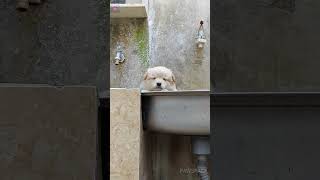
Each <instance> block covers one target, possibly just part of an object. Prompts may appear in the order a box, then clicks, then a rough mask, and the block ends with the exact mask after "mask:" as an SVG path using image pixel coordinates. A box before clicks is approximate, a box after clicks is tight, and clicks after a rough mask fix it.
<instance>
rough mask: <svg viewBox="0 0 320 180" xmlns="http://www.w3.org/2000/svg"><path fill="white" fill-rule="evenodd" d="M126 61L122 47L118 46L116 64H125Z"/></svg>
mask: <svg viewBox="0 0 320 180" xmlns="http://www.w3.org/2000/svg"><path fill="white" fill-rule="evenodd" d="M125 60H126V58H125V57H124V53H123V50H122V47H121V46H120V45H118V46H117V51H116V57H115V58H114V64H115V65H119V64H120V63H123V62H124V61H125Z"/></svg>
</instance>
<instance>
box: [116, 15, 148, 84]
mask: <svg viewBox="0 0 320 180" xmlns="http://www.w3.org/2000/svg"><path fill="white" fill-rule="evenodd" d="M110 40H111V41H110V74H111V76H110V86H111V87H112V88H138V87H139V84H140V81H141V80H142V77H143V74H144V71H145V70H146V69H147V67H148V66H149V55H148V47H149V45H148V27H147V22H146V19H145V18H141V19H127V18H123V19H122V18H117V19H111V26H110ZM117 44H120V45H121V46H122V48H123V51H124V55H125V57H126V61H125V62H124V63H123V64H120V65H118V66H116V65H115V64H114V58H115V56H116V48H117Z"/></svg>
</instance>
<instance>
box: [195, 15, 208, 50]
mask: <svg viewBox="0 0 320 180" xmlns="http://www.w3.org/2000/svg"><path fill="white" fill-rule="evenodd" d="M206 42H207V40H206V37H205V35H204V29H203V21H200V27H199V29H198V34H197V37H196V44H197V47H198V48H203V47H204V44H205V43H206Z"/></svg>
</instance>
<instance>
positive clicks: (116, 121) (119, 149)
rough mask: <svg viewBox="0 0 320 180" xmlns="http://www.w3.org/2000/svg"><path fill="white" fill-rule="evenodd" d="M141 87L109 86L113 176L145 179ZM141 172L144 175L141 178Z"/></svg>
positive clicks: (119, 179)
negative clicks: (111, 87) (123, 87)
mask: <svg viewBox="0 0 320 180" xmlns="http://www.w3.org/2000/svg"><path fill="white" fill-rule="evenodd" d="M140 108H141V102H140V90H139V89H111V90H110V178H111V180H140V179H143V178H142V177H143V171H142V168H143V159H142V158H145V154H143V150H142V147H143V144H144V143H143V130H142V121H141V112H140ZM140 176H141V178H140Z"/></svg>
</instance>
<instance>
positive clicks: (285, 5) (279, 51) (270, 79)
mask: <svg viewBox="0 0 320 180" xmlns="http://www.w3.org/2000/svg"><path fill="white" fill-rule="evenodd" d="M273 2H275V3H273ZM213 3H214V4H213V8H214V13H215V15H214V16H213V17H214V19H213V22H214V28H213V33H214V37H213V42H214V44H213V46H214V47H213V51H212V52H211V53H212V55H213V59H212V60H213V63H214V64H215V65H214V69H215V71H214V72H213V73H212V76H213V78H212V81H213V82H214V83H215V86H216V88H215V91H220V92H224V91H319V90H320V78H319V70H318V69H319V66H320V61H319V59H320V51H319V47H318V46H319V45H318V44H319V41H320V35H319V31H320V23H319V20H318V19H317V18H315V17H319V16H320V11H319V7H320V1H317V0H308V1H298V0H290V1H289V0H281V1H273V0H252V1H251V0H250V1H249V0H245V1H234V0H217V1H213ZM272 3H273V5H271V4H272Z"/></svg>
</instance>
